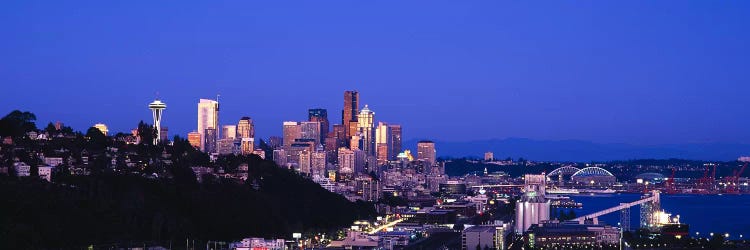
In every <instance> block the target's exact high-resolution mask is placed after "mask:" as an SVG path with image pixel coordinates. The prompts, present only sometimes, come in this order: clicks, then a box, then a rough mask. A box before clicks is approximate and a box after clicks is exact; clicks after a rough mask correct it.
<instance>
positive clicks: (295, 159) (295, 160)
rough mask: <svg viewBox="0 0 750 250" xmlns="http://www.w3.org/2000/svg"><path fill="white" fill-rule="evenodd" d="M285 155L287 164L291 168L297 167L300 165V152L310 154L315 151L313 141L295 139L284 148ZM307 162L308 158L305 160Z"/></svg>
mask: <svg viewBox="0 0 750 250" xmlns="http://www.w3.org/2000/svg"><path fill="white" fill-rule="evenodd" d="M284 149H286V154H287V156H288V157H287V164H288V165H290V166H292V167H299V166H301V164H302V163H300V158H299V155H300V154H302V152H305V151H307V152H312V151H313V150H314V149H315V139H295V140H294V142H292V144H291V145H290V146H285V147H284ZM307 160H308V161H309V158H308V159H307Z"/></svg>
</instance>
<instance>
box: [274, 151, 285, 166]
mask: <svg viewBox="0 0 750 250" xmlns="http://www.w3.org/2000/svg"><path fill="white" fill-rule="evenodd" d="M286 160H287V155H286V150H284V149H283V148H280V149H274V150H273V161H274V162H275V163H276V165H278V166H279V167H282V168H284V167H287V165H286Z"/></svg>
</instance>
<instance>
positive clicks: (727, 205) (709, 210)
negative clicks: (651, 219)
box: [552, 194, 750, 239]
mask: <svg viewBox="0 0 750 250" xmlns="http://www.w3.org/2000/svg"><path fill="white" fill-rule="evenodd" d="M640 196H641V195H639V194H611V195H609V194H605V195H570V197H571V198H572V199H573V200H575V201H576V202H580V203H583V208H579V209H575V210H574V211H575V213H576V215H578V216H581V215H585V214H589V213H593V212H596V211H599V210H603V209H606V208H610V207H614V206H617V205H618V204H620V203H623V202H632V201H636V200H638V199H639V197H640ZM661 206H662V209H663V210H664V211H665V212H667V213H671V214H672V215H677V214H679V215H680V221H681V222H682V223H687V224H689V225H690V234H691V235H692V236H696V232H698V233H700V237H708V235H709V233H712V232H713V233H721V234H725V233H728V234H729V237H730V238H731V239H739V237H740V235H742V237H743V239H744V238H747V237H750V218H748V215H749V214H750V210H749V209H750V195H690V194H677V195H667V194H662V195H661ZM552 212H553V213H555V212H556V211H555V210H554V209H553V211H552ZM639 216H640V206H636V207H633V208H631V210H630V221H631V222H630V225H631V228H636V227H637V225H638V219H639ZM599 220H600V221H604V222H606V223H607V224H610V225H615V226H616V225H617V223H618V222H619V221H620V213H619V212H617V213H612V214H608V215H605V216H602V217H600V218H599Z"/></svg>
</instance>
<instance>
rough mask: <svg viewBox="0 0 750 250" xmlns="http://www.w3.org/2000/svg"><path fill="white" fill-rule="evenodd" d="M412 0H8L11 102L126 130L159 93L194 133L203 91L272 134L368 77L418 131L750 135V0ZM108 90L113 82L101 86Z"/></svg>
mask: <svg viewBox="0 0 750 250" xmlns="http://www.w3.org/2000/svg"><path fill="white" fill-rule="evenodd" d="M402 4H403V5H404V6H402V8H391V7H390V6H389V5H387V4H385V5H373V6H370V5H368V4H366V3H351V4H348V5H337V4H328V3H319V5H317V4H309V3H308V4H300V5H295V6H292V7H290V8H286V6H284V8H282V6H279V5H278V3H255V4H250V3H247V4H240V5H239V6H232V7H231V8H229V7H228V6H220V5H214V4H208V5H209V6H210V7H211V8H213V9H214V10H215V11H217V12H216V13H222V14H221V15H214V14H210V13H204V12H203V11H202V10H204V9H206V8H203V7H209V6H203V7H197V6H196V5H191V4H186V8H185V9H184V10H183V11H185V15H184V16H183V15H177V14H173V12H169V11H162V10H166V8H167V6H158V5H159V4H158V3H154V4H153V5H151V4H149V5H148V6H144V5H139V4H135V3H134V4H133V5H131V6H127V7H123V8H111V7H112V6H110V4H108V3H98V4H96V5H89V6H88V7H89V8H79V7H80V5H78V4H75V3H66V4H57V5H44V6H29V5H27V3H18V4H15V5H10V6H7V8H4V9H3V10H2V11H3V12H4V13H8V15H3V16H4V18H5V19H4V20H5V21H6V22H5V23H7V24H9V25H7V26H6V27H7V28H8V29H7V32H6V34H7V35H8V38H9V39H5V40H3V41H2V45H3V46H0V48H2V49H1V50H2V51H1V52H2V53H3V54H4V55H5V56H3V57H2V59H0V64H3V65H5V66H6V67H2V69H1V71H0V80H1V81H2V82H5V83H7V84H6V86H7V87H8V88H9V93H13V95H9V96H8V98H7V101H6V102H3V103H2V104H0V105H1V106H0V108H2V109H3V110H6V111H10V110H14V109H21V110H29V111H33V112H35V113H36V114H37V115H38V118H39V120H40V121H43V122H55V121H57V120H60V121H63V122H65V123H66V124H69V125H71V126H73V127H74V128H76V129H77V130H85V129H86V128H87V127H89V126H91V125H92V124H95V123H99V122H102V123H105V124H107V125H108V126H109V129H110V130H111V131H113V132H114V131H122V132H127V131H129V130H130V129H132V128H133V127H134V125H135V124H136V123H137V120H144V121H149V120H151V117H150V114H149V113H147V112H144V110H143V104H144V103H148V102H150V101H152V100H153V99H154V97H155V93H156V92H159V93H160V94H159V97H160V99H162V100H163V101H164V102H166V103H169V105H170V108H169V111H167V112H166V113H165V115H164V124H163V126H165V127H169V130H170V131H169V134H170V135H175V134H177V135H183V136H185V135H187V133H188V132H190V131H192V129H193V125H192V122H191V121H192V120H193V119H194V118H193V117H194V115H193V113H194V103H195V101H196V100H197V99H200V98H212V96H215V95H216V94H222V98H221V99H222V100H221V102H222V103H223V104H225V105H223V106H222V114H223V116H222V117H221V118H220V119H221V123H222V124H228V123H235V122H236V120H237V119H239V118H240V117H242V116H245V115H250V116H252V117H253V119H254V120H255V121H256V124H257V132H258V135H259V136H261V137H263V138H266V137H267V136H269V135H279V134H280V131H279V129H278V125H277V124H279V123H280V122H282V121H284V120H304V119H305V117H306V115H307V114H306V110H308V109H310V108H317V107H322V108H326V109H328V111H329V112H330V114H329V115H330V117H329V120H330V121H338V120H339V119H340V117H339V115H338V114H339V111H340V110H341V109H342V107H341V106H340V105H341V104H340V95H341V93H340V91H341V90H346V89H355V90H358V91H359V92H360V93H362V94H361V99H362V100H361V104H364V103H367V104H369V105H370V106H371V107H372V109H373V110H377V111H378V114H379V115H378V116H379V119H381V120H384V121H399V123H400V124H403V125H404V126H405V127H406V128H408V129H407V131H405V133H404V137H405V139H423V138H430V139H434V140H439V141H468V140H475V139H484V138H487V137H490V138H500V139H502V138H508V137H521V138H531V139H537V140H565V139H575V140H586V141H593V142H601V143H629V144H645V145H651V144H675V143H703V142H735V143H736V142H748V141H750V131H749V130H747V129H745V128H746V127H748V126H750V118H747V117H746V116H744V115H741V114H743V113H744V112H746V111H745V110H744V107H745V106H746V105H745V102H744V98H743V93H746V92H748V90H750V89H748V88H750V86H749V85H747V84H742V83H745V82H747V81H748V78H747V75H746V74H744V73H743V72H744V67H743V65H744V63H743V62H744V58H747V56H748V54H749V52H748V49H747V48H746V47H745V46H744V44H747V42H748V36H750V35H748V33H747V32H743V31H744V30H747V28H748V27H747V23H750V21H748V20H746V19H747V18H748V17H747V16H746V15H744V14H743V13H744V10H746V9H748V8H747V7H748V6H747V5H748V4H747V3H735V4H733V5H732V6H731V7H727V6H724V7H722V5H713V4H711V3H705V2H690V4H686V5H680V6H678V7H676V8H677V9H675V11H674V12H669V13H664V12H663V11H662V10H663V9H667V8H669V9H671V8H673V7H675V6H672V5H671V4H669V3H647V4H636V3H622V4H621V5H617V6H613V5H614V4H613V3H591V5H589V6H587V7H586V8H579V6H577V5H572V4H565V3H551V4H550V5H547V6H531V5H528V4H525V3H494V2H485V3H482V4H476V5H475V4H471V3H455V4H446V3H433V4H432V5H431V6H430V7H429V9H430V11H424V12H423V11H415V10H417V9H420V8H421V7H423V6H422V5H421V4H414V3H402ZM31 7H38V8H31ZM725 7H726V8H725ZM536 8H541V9H542V10H548V11H546V12H545V11H541V12H540V11H536ZM280 9H283V10H284V11H280ZM310 9H317V10H320V12H309V11H308V10H310ZM365 9H367V10H368V11H365ZM261 10H263V11H261ZM552 10H555V11H552ZM71 12H80V13H81V15H74V16H71V15H67V13H71ZM547 12H549V13H548V14H549V15H550V16H548V15H547V14H544V17H545V18H541V17H542V16H541V15H542V14H541V13H547ZM12 13H25V14H24V15H18V14H12ZM104 13H107V14H106V15H105V14H104ZM211 13H213V12H211ZM373 13H381V14H385V15H388V16H391V17H392V18H387V19H386V20H381V19H380V18H374V16H373ZM521 13H525V14H521ZM692 13H701V15H693V14H692ZM118 16H125V17H124V19H117V18H115V17H118ZM187 16H198V17H202V18H186V17H187ZM209 17H210V18H209ZM436 17H441V18H436ZM60 20H63V21H62V22H60ZM145 20H148V25H145V23H144V22H145ZM341 20H347V22H341ZM424 20H430V21H424ZM549 20H556V21H554V22H550V21H549ZM381 21H382V22H381ZM302 24H304V25H302ZM300 25H302V26H303V27H304V28H300V27H298V26H300ZM27 27H34V28H33V29H28V28H27ZM105 27H106V28H105ZM110 27H118V29H111V28H110ZM144 27H147V28H144ZM115 30H116V32H115ZM335 31H345V32H335ZM40 34H61V35H59V36H61V37H62V38H65V39H57V38H58V37H57V36H53V35H50V36H49V37H48V36H46V35H40ZM62 34H64V35H62ZM124 34H127V37H124ZM191 34H210V35H207V36H203V35H197V36H194V35H191ZM642 34H647V35H642ZM156 37H160V39H163V40H159V39H155V38H156ZM259 38H260V39H259ZM391 39H394V40H395V41H394V40H391ZM123 41H130V42H123ZM685 58H690V60H684V59H685ZM103 85H109V86H114V87H113V88H107V89H106V90H105V91H97V92H91V90H92V89H98V88H97V87H100V86H103ZM28 86H34V87H33V88H32V89H27V87H28ZM80 93H91V94H86V98H70V97H71V96H77V95H79V94H80ZM21 103H22V104H23V105H20V104H21ZM49 103H55V104H60V105H48V104H49ZM91 103H98V104H99V105H95V106H93V107H91V105H90V104H91ZM446 115H450V117H449V118H450V119H440V122H437V118H442V117H445V116H446ZM70 117H76V118H70ZM224 118H226V119H224ZM480 119H481V122H467V121H478V120H480Z"/></svg>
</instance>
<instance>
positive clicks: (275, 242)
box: [229, 238, 286, 250]
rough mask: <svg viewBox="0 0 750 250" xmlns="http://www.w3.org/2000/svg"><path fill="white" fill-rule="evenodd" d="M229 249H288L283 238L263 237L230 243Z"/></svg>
mask: <svg viewBox="0 0 750 250" xmlns="http://www.w3.org/2000/svg"><path fill="white" fill-rule="evenodd" d="M229 249H236V250H251V249H252V250H254V249H266V250H282V249H286V248H285V246H284V240H283V239H271V240H267V239H263V238H245V239H242V241H240V242H235V243H232V244H230V245H229Z"/></svg>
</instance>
